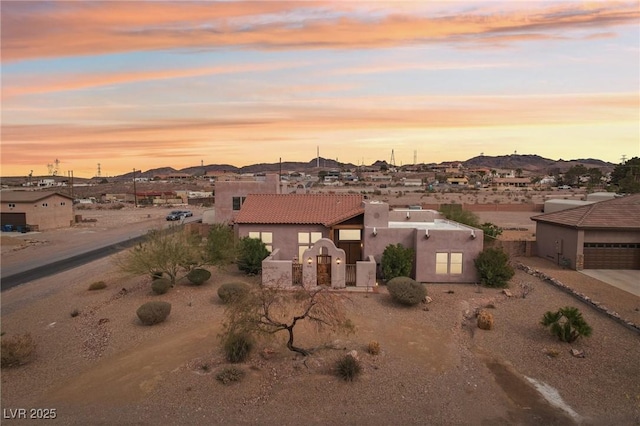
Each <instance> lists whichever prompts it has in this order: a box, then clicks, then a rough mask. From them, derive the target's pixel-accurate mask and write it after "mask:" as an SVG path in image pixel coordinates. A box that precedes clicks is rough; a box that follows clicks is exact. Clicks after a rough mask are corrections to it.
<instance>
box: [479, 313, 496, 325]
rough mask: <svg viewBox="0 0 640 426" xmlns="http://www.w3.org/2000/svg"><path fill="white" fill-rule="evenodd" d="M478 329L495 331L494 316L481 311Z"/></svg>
mask: <svg viewBox="0 0 640 426" xmlns="http://www.w3.org/2000/svg"><path fill="white" fill-rule="evenodd" d="M478 328H479V329H481V330H491V329H493V314H491V312H487V311H485V310H482V311H480V313H479V314H478Z"/></svg>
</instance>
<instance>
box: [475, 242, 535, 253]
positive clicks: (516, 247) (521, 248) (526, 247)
mask: <svg viewBox="0 0 640 426" xmlns="http://www.w3.org/2000/svg"><path fill="white" fill-rule="evenodd" d="M485 246H487V247H495V248H501V249H502V250H504V252H505V253H507V254H508V255H509V257H532V256H537V250H536V242H535V241H530V240H528V241H502V240H494V241H493V242H492V243H490V244H485Z"/></svg>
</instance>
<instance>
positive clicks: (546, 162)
mask: <svg viewBox="0 0 640 426" xmlns="http://www.w3.org/2000/svg"><path fill="white" fill-rule="evenodd" d="M458 163H462V165H463V166H464V167H466V168H482V167H485V168H489V169H511V170H515V169H521V170H523V171H524V170H526V171H530V172H535V173H541V174H543V173H554V172H564V171H567V170H568V169H570V168H571V167H572V166H575V165H578V164H582V165H583V166H585V167H586V168H598V169H600V170H602V171H603V172H610V171H612V170H613V169H614V167H615V166H616V165H615V164H613V163H608V162H606V161H602V160H597V159H593V158H587V159H577V160H562V159H560V160H551V159H548V158H544V157H541V156H539V155H519V154H513V155H500V156H496V157H491V156H487V155H480V156H477V157H473V158H470V159H468V160H466V161H445V162H443V163H441V164H458ZM318 165H319V166H320V167H318ZM421 165H423V164H418V165H417V166H421ZM430 165H433V164H426V166H430ZM383 166H386V167H390V166H391V165H390V164H389V163H387V162H386V161H382V160H379V161H376V162H374V163H373V164H371V165H370V166H364V167H367V168H373V169H379V168H380V167H383ZM405 166H406V165H405ZM356 167H358V166H356V165H355V164H351V163H340V162H338V161H336V160H331V159H328V158H322V157H320V158H313V159H312V160H310V161H308V162H297V161H285V162H282V163H260V164H253V165H250V166H244V167H236V166H232V165H230V164H209V165H206V166H194V167H187V168H184V169H179V170H176V169H174V168H172V167H162V168H157V169H150V170H147V171H145V172H142V173H137V174H136V176H139V177H153V176H158V175H169V174H176V173H184V174H189V175H194V176H196V175H204V174H205V173H206V172H212V171H218V172H228V173H265V172H267V173H268V172H279V171H281V170H282V171H283V172H289V171H297V172H305V173H310V172H317V171H319V170H327V169H355V168H356ZM132 176H133V173H132V172H129V173H126V174H124V175H121V176H117V177H119V178H131V177H132Z"/></svg>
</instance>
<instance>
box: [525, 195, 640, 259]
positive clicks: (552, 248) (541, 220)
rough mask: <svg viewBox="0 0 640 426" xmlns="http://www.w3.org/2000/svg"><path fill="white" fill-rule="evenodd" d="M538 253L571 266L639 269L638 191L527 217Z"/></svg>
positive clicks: (639, 219) (639, 212)
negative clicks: (534, 224) (533, 226)
mask: <svg viewBox="0 0 640 426" xmlns="http://www.w3.org/2000/svg"><path fill="white" fill-rule="evenodd" d="M531 219H532V220H534V221H535V222H536V246H537V253H538V256H539V257H542V258H545V259H549V260H551V261H553V262H555V263H557V264H558V265H562V266H565V267H568V268H571V269H576V270H581V269H640V194H634V195H628V196H625V197H620V198H614V199H612V200H607V201H600V202H597V203H593V204H588V205H583V206H580V207H574V208H570V209H566V210H561V211H555V212H552V213H545V214H542V215H538V216H533V217H532V218H531Z"/></svg>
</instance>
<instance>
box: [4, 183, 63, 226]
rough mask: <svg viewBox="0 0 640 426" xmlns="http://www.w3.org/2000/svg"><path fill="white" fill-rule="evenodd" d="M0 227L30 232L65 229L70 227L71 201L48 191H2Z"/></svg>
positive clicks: (59, 194) (57, 193)
mask: <svg viewBox="0 0 640 426" xmlns="http://www.w3.org/2000/svg"><path fill="white" fill-rule="evenodd" d="M0 195H1V198H2V201H1V203H0V205H1V215H2V226H4V225H13V226H14V227H16V228H18V227H25V226H26V225H29V226H30V228H31V229H32V230H36V229H37V230H40V231H44V230H48V229H57V228H67V227H70V226H71V225H72V224H73V219H74V217H73V198H72V197H70V196H68V195H65V194H61V193H59V192H52V191H2V193H1V194H0Z"/></svg>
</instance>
